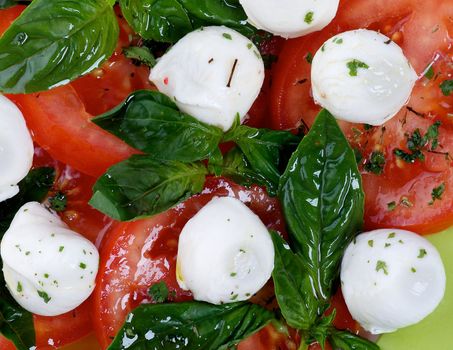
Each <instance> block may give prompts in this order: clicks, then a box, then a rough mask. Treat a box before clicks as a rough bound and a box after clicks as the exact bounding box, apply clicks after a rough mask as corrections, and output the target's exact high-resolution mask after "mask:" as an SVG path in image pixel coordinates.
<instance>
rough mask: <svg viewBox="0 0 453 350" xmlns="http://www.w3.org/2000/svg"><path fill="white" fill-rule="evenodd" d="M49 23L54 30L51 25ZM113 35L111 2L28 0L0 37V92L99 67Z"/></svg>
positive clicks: (54, 82) (53, 82)
mask: <svg viewBox="0 0 453 350" xmlns="http://www.w3.org/2000/svg"><path fill="white" fill-rule="evenodd" d="M50 22H52V24H53V25H52V27H53V28H56V27H58V28H59V29H58V30H57V31H55V30H51V29H50V27H49V25H48V24H49V23H50ZM117 40H118V23H117V21H116V18H115V14H114V12H113V8H112V3H111V1H107V0H102V1H96V0H88V1H83V2H74V1H68V0H63V1H47V0H36V1H33V2H32V3H31V4H30V5H29V6H28V7H27V8H26V9H25V11H24V12H23V13H22V15H21V16H20V17H19V18H18V19H17V20H16V21H15V22H14V23H13V24H12V25H11V26H10V27H9V29H8V30H7V31H6V32H5V33H4V34H3V36H2V37H1V38H0V51H1V52H2V56H1V58H0V73H1V74H0V91H3V92H8V93H31V92H37V91H43V90H48V89H51V88H53V87H55V86H59V85H62V84H66V83H68V82H69V81H71V80H73V79H75V78H77V77H79V76H81V75H83V74H86V73H88V72H90V71H92V70H93V69H95V68H97V67H99V65H100V64H101V63H102V62H103V61H105V60H106V59H108V58H109V56H110V55H111V54H112V53H113V50H114V49H115V46H116V43H117Z"/></svg>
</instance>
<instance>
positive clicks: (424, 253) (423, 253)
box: [417, 249, 428, 259]
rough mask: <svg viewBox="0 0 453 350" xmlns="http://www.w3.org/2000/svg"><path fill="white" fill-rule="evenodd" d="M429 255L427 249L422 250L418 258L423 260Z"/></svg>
mask: <svg viewBox="0 0 453 350" xmlns="http://www.w3.org/2000/svg"><path fill="white" fill-rule="evenodd" d="M427 254H428V253H427V252H426V249H420V250H419V253H418V256H417V258H419V259H423V258H424V257H425V255H427Z"/></svg>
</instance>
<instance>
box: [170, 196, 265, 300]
mask: <svg viewBox="0 0 453 350" xmlns="http://www.w3.org/2000/svg"><path fill="white" fill-rule="evenodd" d="M273 269H274V246H273V243H272V239H271V237H270V234H269V232H268V230H267V228H266V226H265V225H264V224H263V223H262V222H261V220H260V219H259V218H258V216H256V215H255V214H254V213H253V212H252V211H251V210H250V209H249V208H248V207H247V206H246V205H245V204H244V203H242V202H241V201H239V200H238V199H235V198H230V197H221V198H214V199H212V200H211V202H209V203H208V204H207V205H206V206H205V207H203V208H202V209H201V210H200V211H199V212H198V213H197V214H196V215H195V216H194V217H193V218H192V219H191V220H189V222H188V223H187V224H186V225H185V226H184V228H183V230H182V233H181V236H180V238H179V248H178V262H177V279H178V283H179V285H180V287H181V288H183V289H186V290H190V291H192V293H193V295H194V298H195V299H196V300H201V301H206V302H209V303H212V304H222V303H231V302H236V301H241V300H247V299H249V298H250V297H251V296H252V295H253V294H255V293H256V292H258V291H259V290H260V289H261V288H262V287H263V286H264V284H265V283H266V282H267V281H268V280H269V278H270V276H271V274H272V270H273Z"/></svg>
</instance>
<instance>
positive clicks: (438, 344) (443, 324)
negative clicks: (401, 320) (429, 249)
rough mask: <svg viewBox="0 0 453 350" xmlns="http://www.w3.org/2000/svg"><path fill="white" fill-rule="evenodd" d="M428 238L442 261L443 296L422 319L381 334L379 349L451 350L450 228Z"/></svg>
mask: <svg viewBox="0 0 453 350" xmlns="http://www.w3.org/2000/svg"><path fill="white" fill-rule="evenodd" d="M427 238H428V239H429V240H430V241H431V243H432V244H434V245H435V246H436V247H437V249H438V250H439V253H440V255H441V256H442V260H443V262H444V265H445V269H446V272H447V290H446V292H445V297H444V299H443V300H442V302H441V303H440V305H439V307H438V308H437V309H436V310H435V311H434V312H433V313H432V314H431V315H429V316H428V317H427V318H426V319H424V320H423V321H422V322H420V323H418V324H416V325H415V326H411V327H407V328H403V329H401V330H399V331H397V332H394V333H390V334H385V335H383V336H382V337H381V339H380V340H379V342H378V344H379V345H380V346H381V349H382V350H453V228H450V229H449V230H447V231H444V232H441V233H438V234H435V235H430V236H428V237H427Z"/></svg>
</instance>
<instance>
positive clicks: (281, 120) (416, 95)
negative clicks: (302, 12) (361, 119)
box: [271, 0, 453, 234]
mask: <svg viewBox="0 0 453 350" xmlns="http://www.w3.org/2000/svg"><path fill="white" fill-rule="evenodd" d="M452 16H453V6H452V4H451V3H450V4H448V2H445V1H441V0H437V1H429V2H427V1H421V0H401V1H394V2H385V1H374V0H342V1H341V3H340V8H339V11H338V14H337V16H336V17H335V19H334V20H333V22H332V23H330V24H329V25H328V26H327V27H326V28H325V29H323V30H322V31H320V32H317V33H312V34H310V35H308V36H305V37H301V38H298V39H293V40H288V41H287V42H286V43H285V44H284V46H283V49H282V52H281V55H280V57H279V61H278V62H277V64H276V66H275V68H274V70H273V72H272V74H273V84H272V90H271V107H272V125H273V127H274V128H281V129H290V128H294V127H297V126H300V124H306V125H307V126H311V124H312V123H313V121H314V118H315V117H316V115H317V113H318V112H319V110H320V107H319V106H317V105H316V104H315V103H314V101H313V97H312V93H311V79H310V70H311V65H310V63H309V62H308V60H307V59H306V58H307V55H308V54H309V53H310V54H312V55H313V54H315V52H316V51H317V50H318V49H319V48H320V46H321V45H322V44H323V43H324V41H325V40H327V39H328V38H330V37H332V36H333V35H335V34H337V33H339V32H343V31H346V30H351V29H356V28H370V29H373V30H379V31H380V32H382V33H383V34H385V35H387V36H389V37H391V38H392V40H394V41H395V42H396V43H398V44H399V45H400V46H401V47H402V49H403V51H404V53H405V54H406V56H407V57H408V59H409V61H410V62H411V64H412V65H413V66H414V68H415V70H416V71H417V72H418V73H420V75H421V76H422V75H423V72H424V70H425V68H426V67H427V66H428V65H429V64H431V63H433V69H434V72H435V76H434V77H433V78H432V79H431V80H428V79H426V78H424V77H421V79H420V80H419V81H418V82H417V84H416V86H415V88H414V90H413V92H412V95H411V99H410V101H409V102H408V106H409V108H410V109H406V107H404V108H403V109H402V110H401V111H400V113H399V114H398V115H396V116H395V117H394V118H393V119H392V120H391V121H389V122H387V123H386V124H384V126H383V127H384V128H385V129H384V130H385V131H384V132H382V130H383V129H381V128H373V129H372V130H371V131H365V130H364V128H363V125H357V124H351V123H347V122H343V121H339V125H340V127H341V128H342V130H343V131H344V133H345V135H346V136H347V137H348V139H349V141H350V143H351V145H352V146H353V147H354V148H356V149H358V150H359V151H360V153H361V154H362V156H363V158H364V159H369V157H370V155H371V153H372V152H373V151H380V152H383V153H384V155H385V157H386V166H385V169H384V173H383V174H381V175H375V174H372V173H369V172H366V171H365V170H363V171H362V175H363V184H364V190H365V194H366V202H365V224H366V229H375V228H388V227H395V228H403V229H408V230H412V231H415V232H418V233H422V234H425V233H434V232H438V231H440V230H442V229H445V228H448V227H449V226H451V225H452V224H453V180H452V175H453V174H452V171H453V170H452V169H453V162H452V159H451V158H448V155H447V154H452V152H453V144H452V141H451V140H452V139H453V127H452V126H453V122H452V119H451V118H449V117H448V114H449V113H452V108H453V95H452V96H449V97H447V96H444V95H443V94H442V91H441V90H440V88H439V85H440V83H441V82H442V81H443V80H445V79H452V77H453V65H452V57H453V40H452V39H451V38H452V35H453V22H452V21H451V18H452ZM411 111H415V113H414V112H411ZM436 120H438V121H441V122H442V126H441V128H440V131H439V143H440V146H439V147H438V149H437V152H438V153H442V154H438V153H432V152H424V153H425V161H424V162H421V161H416V162H415V163H414V164H409V163H404V162H403V161H401V159H397V158H396V157H395V156H394V153H393V151H394V149H396V148H401V149H406V147H407V146H406V143H407V135H411V134H412V133H413V132H414V131H415V130H416V129H420V130H421V131H422V132H423V133H424V132H426V130H427V129H428V127H429V126H430V125H432V124H433V123H434V122H435V121H436ZM363 165H364V164H363V162H362V164H361V169H363ZM441 184H445V187H446V189H445V192H444V194H443V198H442V200H439V201H436V202H435V203H433V204H432V205H431V204H429V203H430V202H431V200H432V198H431V192H432V190H433V188H435V187H436V186H439V185H441ZM404 198H409V199H410V202H411V204H410V206H409V207H405V206H404V205H400V203H401V201H403V202H404ZM392 202H396V203H397V207H396V208H395V209H394V210H389V207H388V205H389V203H392Z"/></svg>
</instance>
